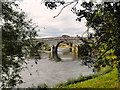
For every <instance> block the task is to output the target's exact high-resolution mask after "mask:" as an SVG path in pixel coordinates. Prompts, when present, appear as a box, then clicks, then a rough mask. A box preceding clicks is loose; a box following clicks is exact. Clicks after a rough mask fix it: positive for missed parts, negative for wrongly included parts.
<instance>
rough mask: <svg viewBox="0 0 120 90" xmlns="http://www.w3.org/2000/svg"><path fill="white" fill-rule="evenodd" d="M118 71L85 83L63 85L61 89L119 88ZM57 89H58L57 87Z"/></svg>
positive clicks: (115, 70)
mask: <svg viewBox="0 0 120 90" xmlns="http://www.w3.org/2000/svg"><path fill="white" fill-rule="evenodd" d="M118 85H119V80H118V70H117V69H113V70H112V71H111V72H109V73H107V74H101V75H99V76H98V77H96V78H94V75H93V78H92V79H89V80H86V81H84V82H78V83H72V84H69V85H65V86H64V85H63V86H60V87H59V88H118ZM56 88H57V87H56Z"/></svg>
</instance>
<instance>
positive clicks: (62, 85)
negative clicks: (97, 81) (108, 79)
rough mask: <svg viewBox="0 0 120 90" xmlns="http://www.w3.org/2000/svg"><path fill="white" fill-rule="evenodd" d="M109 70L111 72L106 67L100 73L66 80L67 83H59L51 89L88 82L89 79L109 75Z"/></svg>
mask: <svg viewBox="0 0 120 90" xmlns="http://www.w3.org/2000/svg"><path fill="white" fill-rule="evenodd" d="M111 70H112V68H111V67H109V66H106V67H105V68H103V70H101V71H100V72H98V73H95V74H90V75H88V76H83V75H81V74H80V76H79V77H78V78H77V79H73V78H71V79H68V81H67V82H60V83H58V84H56V85H55V86H53V88H59V87H64V86H67V85H70V84H76V83H79V82H84V81H86V80H89V79H94V78H96V77H98V76H101V75H104V74H106V73H109V72H110V71H111Z"/></svg>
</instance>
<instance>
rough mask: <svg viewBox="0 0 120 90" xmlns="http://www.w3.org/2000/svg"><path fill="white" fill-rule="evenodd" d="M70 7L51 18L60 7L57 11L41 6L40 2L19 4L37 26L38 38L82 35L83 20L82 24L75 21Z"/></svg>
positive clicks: (32, 1)
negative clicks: (38, 30)
mask: <svg viewBox="0 0 120 90" xmlns="http://www.w3.org/2000/svg"><path fill="white" fill-rule="evenodd" d="M73 5H74V4H73ZM71 7H72V6H69V7H67V8H65V9H64V10H63V11H62V13H61V14H60V15H59V16H58V17H56V18H53V17H54V16H55V15H57V14H58V13H59V11H60V9H61V7H59V8H58V9H57V10H50V9H47V7H45V6H44V4H41V2H40V0H23V2H21V4H20V8H21V9H23V11H24V12H25V13H26V14H27V15H28V17H29V18H31V19H33V23H36V24H37V25H38V26H39V29H40V32H38V34H39V37H59V36H62V35H70V36H76V35H82V34H83V32H85V31H86V30H87V28H86V26H85V20H84V19H83V20H82V22H78V21H76V18H77V16H76V15H75V14H73V13H72V12H71V11H70V10H71ZM43 27H45V28H43Z"/></svg>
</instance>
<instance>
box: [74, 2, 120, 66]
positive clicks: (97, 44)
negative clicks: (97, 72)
mask: <svg viewBox="0 0 120 90" xmlns="http://www.w3.org/2000/svg"><path fill="white" fill-rule="evenodd" d="M82 6H83V8H84V10H74V12H75V13H76V15H77V16H78V18H77V20H78V21H81V18H82V17H85V18H86V20H87V24H86V25H87V26H88V27H89V28H92V29H93V30H94V31H95V33H94V35H93V37H94V39H95V41H94V43H93V45H92V46H93V49H94V50H95V51H96V50H97V53H96V54H97V55H98V57H97V61H96V64H97V65H96V66H97V67H99V68H100V67H101V66H103V67H104V66H106V65H110V66H114V65H115V64H116V66H119V65H120V45H119V42H120V34H119V33H120V18H119V17H120V1H119V2H115V3H112V2H105V3H104V4H94V3H91V2H89V3H87V2H84V3H82ZM111 51H113V52H111ZM108 57H109V58H108Z"/></svg>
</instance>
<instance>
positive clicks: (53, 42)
mask: <svg viewBox="0 0 120 90" xmlns="http://www.w3.org/2000/svg"><path fill="white" fill-rule="evenodd" d="M36 40H37V42H38V44H39V46H41V45H42V43H44V44H48V45H49V46H50V47H51V58H53V59H56V60H60V58H59V57H58V55H57V48H58V46H59V44H60V43H69V44H71V45H72V46H71V47H72V54H73V56H74V57H73V58H78V57H79V54H78V53H79V45H80V44H83V42H82V41H81V40H80V39H79V38H78V37H70V36H68V35H62V37H51V38H37V39H36Z"/></svg>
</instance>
